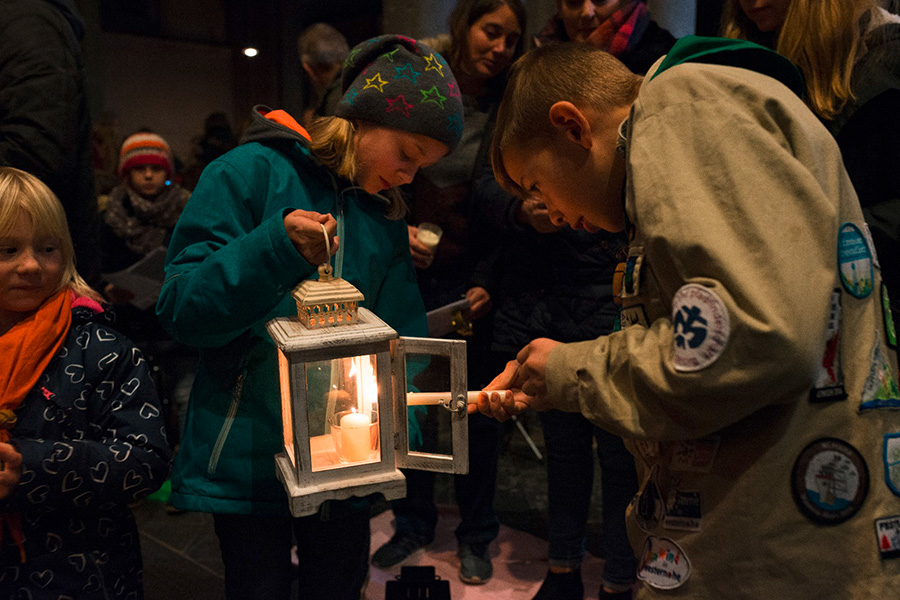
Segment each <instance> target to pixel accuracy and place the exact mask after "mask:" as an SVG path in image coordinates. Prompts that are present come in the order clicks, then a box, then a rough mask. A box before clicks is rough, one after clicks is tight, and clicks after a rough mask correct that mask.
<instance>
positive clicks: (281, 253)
mask: <svg viewBox="0 0 900 600" xmlns="http://www.w3.org/2000/svg"><path fill="white" fill-rule="evenodd" d="M263 163H264V161H262V160H260V161H257V162H256V163H254V164H250V165H249V166H248V167H247V166H244V167H242V169H241V170H238V169H237V168H236V167H235V166H234V165H232V164H231V163H229V162H228V161H226V160H219V161H215V162H213V163H211V164H210V165H209V166H208V167H207V168H206V171H204V174H203V177H201V180H200V182H199V184H198V186H197V189H196V190H195V191H194V193H193V195H192V196H191V199H190V201H189V202H188V204H187V207H186V208H185V210H184V212H183V213H182V216H181V218H180V220H179V222H178V225H177V226H176V228H175V231H174V233H173V235H172V240H171V242H170V244H169V251H168V255H167V257H166V282H165V283H164V285H163V288H162V291H161V293H160V297H159V301H158V303H157V308H156V310H157V314H158V315H159V317H160V321H161V322H162V323H163V325H164V326H165V327H166V329H167V330H168V331H169V332H170V333H171V334H172V336H173V337H174V338H175V339H176V340H178V341H179V342H182V343H185V344H188V345H192V346H198V347H220V346H223V345H225V344H226V343H228V342H229V341H231V340H233V339H234V338H236V337H237V336H239V335H240V334H241V333H242V332H244V331H246V330H247V329H248V328H250V327H251V326H253V325H255V324H258V323H259V322H262V321H265V320H266V319H267V318H268V317H269V316H270V313H271V312H272V311H273V310H274V309H275V308H276V306H277V305H278V304H279V303H280V302H282V301H283V300H284V298H285V296H286V294H288V293H289V292H290V290H291V289H292V288H293V286H294V285H296V284H297V283H298V282H299V281H301V280H303V279H306V278H307V277H309V276H310V275H311V274H312V273H313V272H314V271H315V267H314V266H313V265H310V264H309V263H308V262H306V260H305V259H304V258H303V257H302V256H301V255H300V253H299V252H297V250H296V249H295V248H294V246H293V244H292V243H291V241H290V239H289V238H288V236H287V232H286V231H285V229H284V220H283V219H284V215H285V214H287V212H289V211H290V210H293V209H291V208H285V207H284V205H283V204H281V205H279V206H278V207H277V209H274V208H273V209H269V210H268V211H267V207H268V206H267V205H268V200H267V198H266V197H265V196H264V194H265V193H266V190H265V187H264V186H262V187H263V189H262V190H260V189H257V188H259V187H261V186H259V185H256V186H251V185H250V183H249V181H248V179H249V180H251V181H261V180H264V179H265V175H264V174H263V175H259V173H258V170H259V169H263V168H268V167H267V166H264V164H263ZM254 169H256V170H257V172H256V175H257V176H256V177H254V176H253V173H252V172H253V171H254ZM247 171H250V172H251V175H249V176H245V173H246V172H247ZM273 316H274V315H273Z"/></svg>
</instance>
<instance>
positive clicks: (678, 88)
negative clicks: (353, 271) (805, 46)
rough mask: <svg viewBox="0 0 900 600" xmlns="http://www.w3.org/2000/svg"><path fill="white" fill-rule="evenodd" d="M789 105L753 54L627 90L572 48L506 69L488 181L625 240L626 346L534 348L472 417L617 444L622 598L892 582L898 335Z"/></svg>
mask: <svg viewBox="0 0 900 600" xmlns="http://www.w3.org/2000/svg"><path fill="white" fill-rule="evenodd" d="M802 89H803V80H802V78H801V77H799V76H798V73H797V71H796V69H795V68H794V67H793V66H792V65H791V64H790V63H789V62H788V61H787V60H786V59H784V58H783V57H781V56H779V55H777V54H775V53H774V52H772V51H770V50H767V49H765V48H763V47H761V46H758V45H756V44H752V43H749V42H741V41H734V40H721V39H714V38H685V39H682V40H679V42H677V43H676V44H675V46H674V47H673V48H672V50H671V51H670V52H669V53H668V55H667V56H666V57H665V59H663V60H662V61H660V63H658V64H657V65H655V66H654V68H653V69H651V71H650V72H649V73H648V74H647V76H646V77H645V78H641V77H639V76H636V75H633V74H631V73H630V72H629V71H628V70H627V69H626V68H625V67H624V66H623V65H622V64H621V63H620V62H619V61H618V60H617V59H615V58H613V57H611V56H610V55H608V54H606V53H603V52H601V51H598V50H596V49H592V48H590V47H588V46H587V45H585V44H575V45H570V46H565V45H560V46H555V47H545V48H540V49H538V50H536V51H534V52H533V53H530V54H529V55H526V56H525V57H523V59H522V60H521V61H520V62H519V63H517V65H516V67H515V68H514V73H513V74H512V76H511V78H510V82H509V86H508V88H507V90H506V96H505V97H504V100H503V103H502V104H501V107H500V111H499V115H498V120H497V129H496V134H495V137H494V142H493V146H492V152H493V164H494V169H495V172H496V173H497V177H498V180H499V181H500V183H501V184H502V185H504V186H505V187H507V188H508V189H510V190H511V191H514V192H515V193H517V194H520V195H534V196H537V197H539V198H541V199H542V200H543V201H544V203H545V204H546V205H547V208H548V210H549V212H550V217H551V219H552V220H553V221H554V222H555V223H557V224H563V223H568V224H569V225H571V226H572V227H575V228H584V229H586V230H588V231H596V230H598V229H605V230H611V231H616V230H622V229H626V230H627V231H628V234H629V238H630V244H629V255H628V259H627V260H626V261H625V263H624V264H623V265H622V270H623V277H622V283H621V285H620V290H619V292H618V296H619V298H620V299H621V301H622V313H621V321H622V326H623V327H622V330H621V331H618V332H615V333H612V334H610V335H607V336H602V337H599V338H597V339H595V340H592V341H585V342H579V343H572V344H559V343H557V342H555V341H552V340H549V339H538V340H534V341H532V342H531V343H530V344H528V345H527V346H526V347H525V348H524V349H522V350H521V351H520V352H519V354H518V356H517V359H516V360H515V361H511V362H510V363H509V365H508V366H507V369H506V370H505V371H504V373H503V374H501V375H500V376H499V377H497V378H496V379H495V380H494V381H493V382H491V383H490V384H489V385H490V387H491V388H494V389H496V388H500V389H511V390H512V393H511V394H503V395H501V394H497V393H494V394H491V395H490V396H491V397H490V398H488V397H487V395H485V394H482V395H481V397H480V398H479V403H478V408H479V409H480V410H481V411H482V412H485V413H487V414H492V415H494V416H496V417H498V418H508V417H509V416H510V415H513V414H516V413H517V412H520V411H522V410H524V409H526V408H527V407H529V406H531V407H534V408H536V409H539V410H542V409H547V408H558V409H561V410H567V411H580V412H582V413H583V414H584V415H585V416H587V417H588V418H589V419H590V420H591V421H593V422H594V423H596V424H597V425H598V426H600V427H603V428H606V429H608V430H609V431H610V432H612V433H615V434H617V435H621V436H622V437H624V438H626V440H627V441H629V443H630V449H631V451H632V453H633V454H634V455H635V458H636V462H637V463H638V469H639V471H642V473H643V483H642V486H641V488H640V490H639V492H638V495H637V496H636V498H635V501H634V502H633V503H632V505H631V506H630V507H629V511H628V516H627V524H628V527H629V536H630V539H631V542H632V547H633V548H634V549H635V552H636V554H637V557H638V560H639V561H640V564H639V567H638V578H639V579H640V580H641V581H642V583H643V586H642V587H641V589H640V590H638V593H637V597H638V598H641V599H646V598H691V599H692V600H713V599H716V600H727V599H737V598H741V599H743V598H814V597H815V598H829V599H838V598H840V599H847V600H856V599H868V598H882V597H890V596H891V595H893V594H895V593H896V589H897V586H898V585H900V561H898V560H896V556H898V555H900V548H898V544H897V541H896V539H897V531H898V528H900V519H898V517H897V515H898V514H900V497H898V494H900V492H898V489H900V486H898V483H900V471H898V469H897V460H898V459H897V457H898V455H900V446H898V443H900V442H898V439H900V413H898V412H897V411H896V410H890V409H892V408H895V407H897V406H898V404H900V399H898V390H897V383H896V381H897V360H896V352H895V350H894V349H893V346H895V345H896V336H895V335H894V330H893V326H892V325H891V324H890V322H889V321H886V320H885V311H886V310H887V309H886V308H885V306H886V304H885V303H883V297H882V292H883V289H882V285H881V276H880V268H879V263H878V260H877V257H876V256H875V254H874V251H873V247H872V243H871V240H870V239H869V238H868V236H867V235H866V234H865V223H864V222H863V217H862V213H861V211H860V208H859V203H858V201H857V199H856V195H855V193H854V192H853V187H852V185H851V183H850V180H849V178H848V176H847V173H846V171H845V170H844V167H843V164H842V162H841V154H840V151H839V149H838V147H837V145H836V144H835V142H834V140H833V139H832V138H831V136H830V135H829V133H828V131H827V130H826V129H825V128H824V127H823V126H822V124H821V123H820V122H819V121H818V119H817V118H816V117H815V115H813V113H812V112H810V111H809V110H808V109H807V107H806V106H805V105H804V103H803V100H801V98H800V96H799V94H801V93H802ZM576 172H577V173H578V175H579V177H575V174H576ZM886 323H887V324H886Z"/></svg>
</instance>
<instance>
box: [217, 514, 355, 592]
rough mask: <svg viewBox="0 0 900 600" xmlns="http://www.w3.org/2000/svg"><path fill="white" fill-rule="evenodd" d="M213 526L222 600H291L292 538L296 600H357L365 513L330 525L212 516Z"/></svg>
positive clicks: (318, 520) (319, 521)
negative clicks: (296, 563) (221, 573)
mask: <svg viewBox="0 0 900 600" xmlns="http://www.w3.org/2000/svg"><path fill="white" fill-rule="evenodd" d="M214 525H215V532H216V535H217V536H218V537H219V547H220V548H221V551H222V561H223V562H224V563H225V597H226V598H227V600H290V598H291V581H292V579H293V572H292V571H293V567H292V566H291V556H290V551H291V546H292V544H293V538H296V541H297V556H298V558H299V559H300V568H299V574H298V582H299V588H300V599H301V600H319V599H321V600H359V598H360V595H361V591H362V588H363V585H364V583H365V581H366V575H367V574H368V570H369V540H370V533H369V511H368V510H355V511H352V512H350V511H347V512H343V513H342V514H341V515H340V516H337V517H335V518H332V519H329V520H322V519H321V518H320V517H319V515H312V516H309V517H300V518H290V517H268V516H256V515H219V514H217V515H214ZM292 534H293V538H292Z"/></svg>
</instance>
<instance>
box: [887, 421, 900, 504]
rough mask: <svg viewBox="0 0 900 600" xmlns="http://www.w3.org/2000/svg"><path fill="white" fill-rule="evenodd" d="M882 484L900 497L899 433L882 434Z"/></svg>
mask: <svg viewBox="0 0 900 600" xmlns="http://www.w3.org/2000/svg"><path fill="white" fill-rule="evenodd" d="M883 457H884V482H885V483H886V484H887V486H888V488H890V490H891V491H892V492H894V494H895V495H897V496H900V433H886V434H884V451H883Z"/></svg>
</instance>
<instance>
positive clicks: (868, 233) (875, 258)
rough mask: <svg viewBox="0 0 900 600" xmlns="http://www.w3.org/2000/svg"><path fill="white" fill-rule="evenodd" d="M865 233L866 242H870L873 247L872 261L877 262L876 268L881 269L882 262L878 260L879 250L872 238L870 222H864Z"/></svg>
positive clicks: (870, 246)
mask: <svg viewBox="0 0 900 600" xmlns="http://www.w3.org/2000/svg"><path fill="white" fill-rule="evenodd" d="M863 233H864V234H866V242H868V243H869V248H871V249H872V262H873V263H874V264H875V268H876V269H880V268H881V263H880V262H879V261H878V251H877V250H876V249H875V241H874V240H873V239H872V230H871V229H869V224H868V223H863Z"/></svg>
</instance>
